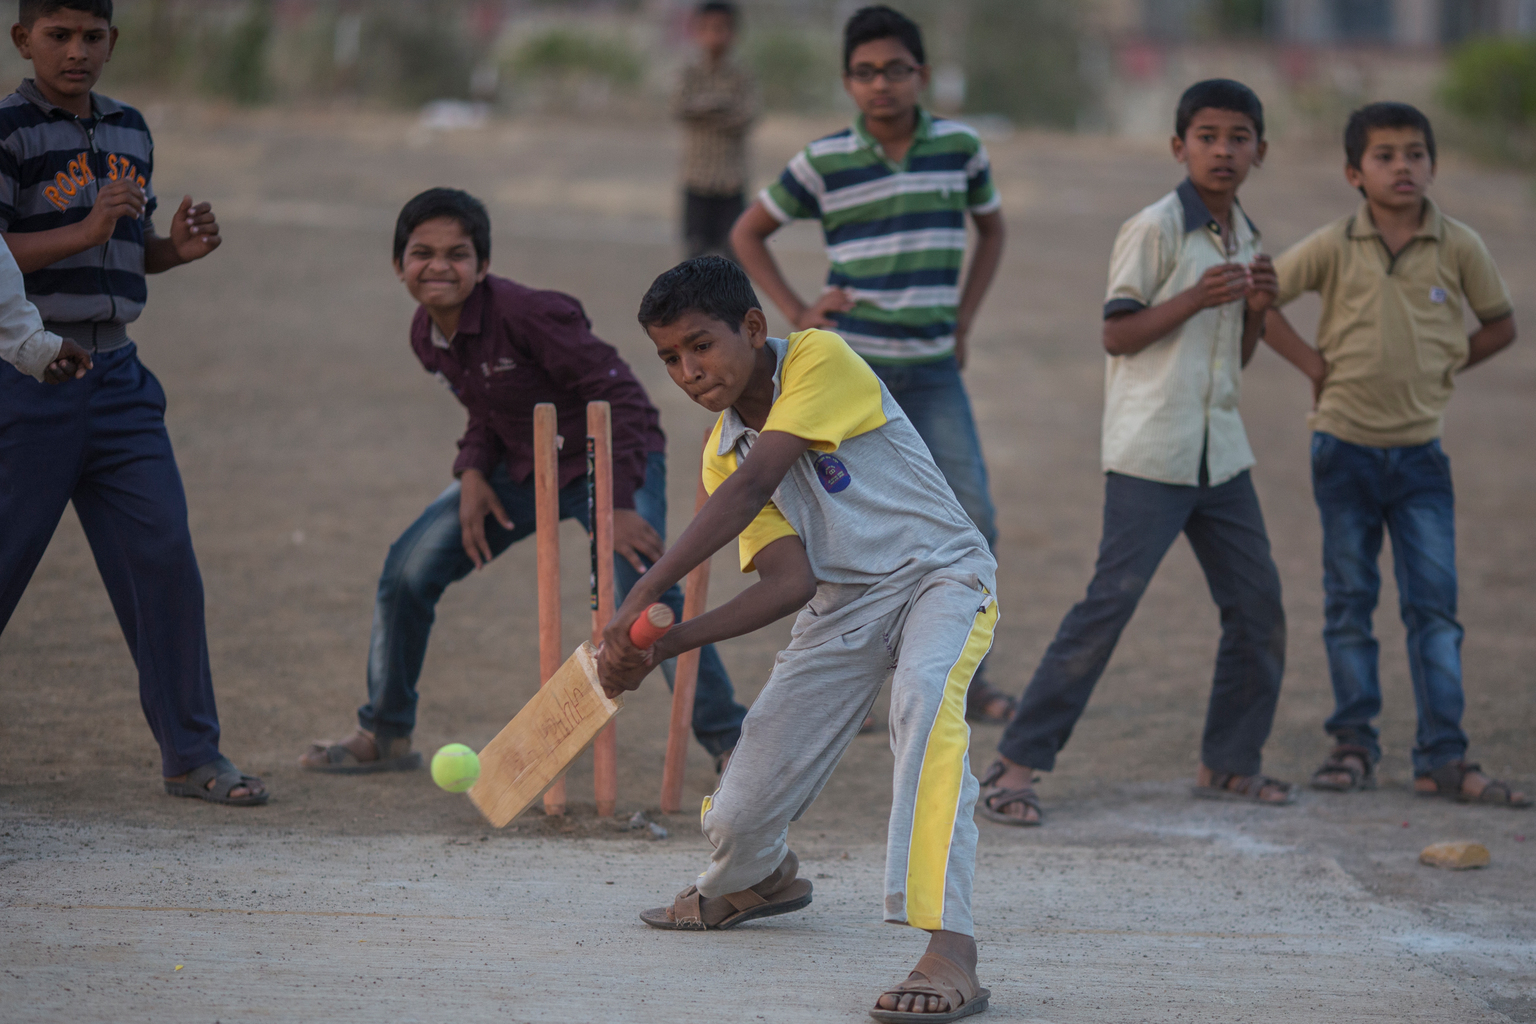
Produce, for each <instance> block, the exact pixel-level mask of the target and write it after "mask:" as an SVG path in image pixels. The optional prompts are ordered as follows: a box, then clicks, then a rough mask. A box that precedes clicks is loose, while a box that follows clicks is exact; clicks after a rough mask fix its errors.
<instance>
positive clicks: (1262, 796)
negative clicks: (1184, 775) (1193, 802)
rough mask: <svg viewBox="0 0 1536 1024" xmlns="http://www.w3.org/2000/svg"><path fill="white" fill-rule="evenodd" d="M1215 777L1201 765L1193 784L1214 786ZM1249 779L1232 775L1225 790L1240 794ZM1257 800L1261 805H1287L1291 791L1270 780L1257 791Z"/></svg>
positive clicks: (1249, 777)
mask: <svg viewBox="0 0 1536 1024" xmlns="http://www.w3.org/2000/svg"><path fill="white" fill-rule="evenodd" d="M1222 774H1225V773H1222ZM1216 775H1217V773H1216V772H1213V771H1211V770H1210V769H1209V768H1207V767H1206V766H1205V765H1203V764H1202V765H1201V766H1200V770H1199V771H1197V772H1196V773H1195V784H1196V785H1199V786H1211V785H1214V784H1215V782H1216ZM1251 778H1253V776H1251V775H1234V776H1232V777H1231V778H1229V779H1228V780H1227V785H1226V788H1227V789H1230V790H1232V791H1234V792H1242V790H1243V785H1244V783H1246V782H1247V781H1248V780H1249V779H1251ZM1258 799H1259V803H1261V804H1283V803H1289V802H1290V800H1291V791H1290V789H1289V788H1288V787H1287V786H1286V785H1285V784H1284V783H1281V782H1278V781H1275V780H1270V782H1269V783H1268V784H1266V785H1265V786H1264V787H1263V788H1262V789H1260V790H1259V798H1258Z"/></svg>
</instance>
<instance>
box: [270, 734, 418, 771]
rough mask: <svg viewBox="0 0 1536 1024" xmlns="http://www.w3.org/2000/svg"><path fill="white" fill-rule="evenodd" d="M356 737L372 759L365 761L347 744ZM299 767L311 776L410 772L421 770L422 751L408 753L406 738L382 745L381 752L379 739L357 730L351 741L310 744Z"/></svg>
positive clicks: (399, 738)
mask: <svg viewBox="0 0 1536 1024" xmlns="http://www.w3.org/2000/svg"><path fill="white" fill-rule="evenodd" d="M358 737H362V738H364V739H366V740H367V741H368V743H369V745H370V746H372V747H373V757H372V758H370V759H368V760H366V761H364V760H363V759H361V758H359V757H358V756H357V753H356V752H355V751H353V749H352V748H351V747H349V746H348V745H347V744H349V743H351V742H353V741H354V740H356V739H357V738H358ZM299 767H300V768H305V769H307V770H309V771H312V772H328V773H330V774H333V775H367V774H370V773H372V772H409V771H415V770H416V769H417V768H420V767H421V751H419V750H412V749H411V738H410V737H409V736H395V737H393V738H391V739H387V740H385V741H384V743H383V746H382V749H381V747H380V743H379V739H378V737H376V736H374V735H373V734H372V733H369V732H364V731H363V730H362V729H358V730H357V732H355V733H353V734H352V736H351V738H350V739H346V740H342V741H341V742H340V743H320V742H316V743H311V744H310V745H309V749H308V750H306V751H305V752H304V754H303V755H302V756H301V757H300V758H299Z"/></svg>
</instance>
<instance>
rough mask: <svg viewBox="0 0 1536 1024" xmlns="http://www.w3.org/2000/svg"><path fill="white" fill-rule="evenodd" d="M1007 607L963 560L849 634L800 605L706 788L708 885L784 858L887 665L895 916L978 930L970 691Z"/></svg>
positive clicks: (889, 914)
mask: <svg viewBox="0 0 1536 1024" xmlns="http://www.w3.org/2000/svg"><path fill="white" fill-rule="evenodd" d="M997 616H998V609H997V602H996V600H994V598H993V597H992V595H991V594H990V593H988V591H987V589H986V587H985V586H984V585H983V584H982V582H981V581H980V580H979V579H978V577H977V576H976V575H975V574H973V573H967V572H963V571H960V570H940V571H937V572H933V573H930V574H929V575H927V576H925V577H923V578H922V579H921V580H920V581H918V583H917V584H916V585H915V586H914V587H913V592H912V596H911V598H910V599H909V600H908V601H907V603H906V604H905V605H902V606H900V607H898V608H896V609H894V610H893V611H890V612H888V613H887V614H885V615H883V616H881V617H879V618H877V619H875V620H874V621H871V622H867V623H865V624H864V625H861V626H859V627H857V628H855V629H853V630H851V631H849V632H846V633H841V634H832V635H830V636H829V635H828V633H827V631H826V630H824V629H822V630H818V629H817V628H816V627H817V615H816V613H815V612H813V611H811V610H810V609H807V610H806V611H804V612H802V613H801V615H800V618H799V619H798V620H797V621H796V623H795V630H794V638H793V639H792V640H791V642H790V645H789V646H788V647H787V648H786V649H785V650H783V651H782V652H780V654H779V656H778V659H777V660H776V661H775V663H774V667H773V673H772V674H771V675H770V676H769V678H768V683H767V685H766V686H764V688H763V691H762V693H761V694H759V695H758V698H757V700H756V701H755V702H754V703H753V704H752V709H751V711H750V712H748V714H747V719H746V721H745V722H744V723H743V724H742V731H741V741H740V743H738V744H737V746H736V752H735V754H734V755H732V758H731V763H730V765H729V767H728V768H727V769H726V771H725V775H724V776H723V777H722V778H721V780H720V787H719V788H718V789H717V790H716V791H715V793H714V794H713V795H712V796H711V797H709V798H707V799H706V800H705V801H704V811H703V816H702V820H703V826H704V834H705V836H707V837H708V838H709V840H710V842H711V843H713V844H714V847H715V853H714V855H713V856H712V857H711V859H710V864H709V868H708V869H707V870H706V871H705V872H704V874H702V875H701V876H699V878H698V879H697V881H696V883H695V884H697V885H698V888H699V892H701V893H703V894H704V895H705V896H722V895H724V894H726V893H730V892H737V891H739V890H741V889H745V888H747V887H748V886H751V885H753V884H755V883H756V882H759V881H761V880H762V879H763V878H765V877H767V876H768V875H769V874H771V873H772V872H773V871H774V870H775V869H776V868H777V867H778V866H779V863H780V862H781V861H782V860H783V859H784V856H785V854H786V853H787V852H788V849H789V846H788V843H787V841H786V839H787V835H788V832H789V823H790V822H791V821H794V820H796V819H798V818H799V817H800V816H801V815H802V814H803V813H805V811H806V809H807V808H809V807H810V805H811V803H812V801H814V800H815V799H816V795H817V794H818V793H820V792H821V788H822V787H823V786H824V785H826V782H827V779H828V778H830V777H831V775H832V770H833V769H834V768H835V767H836V766H837V762H838V761H839V760H841V758H842V756H843V752H844V751H845V750H846V749H847V748H848V744H849V743H850V742H851V741H852V739H853V737H854V736H855V735H856V734H857V733H858V731H859V725H860V724H861V723H862V721H863V719H864V716H865V715H866V714H868V712H869V709H870V707H871V706H872V705H873V704H874V702H875V697H876V696H877V695H878V694H879V692H880V687H881V686H882V685H883V684H884V682H885V680H886V678H887V677H888V676H889V677H890V678H891V680H892V681H891V725H890V732H891V750H892V752H893V753H894V754H895V755H896V771H895V779H894V784H893V786H892V790H893V794H892V801H891V817H890V826H889V830H888V834H887V846H886V867H885V920H887V921H891V922H896V923H902V924H910V925H912V926H913V927H915V928H923V929H926V930H929V931H935V930H940V929H942V930H945V931H953V932H960V933H962V934H965V935H970V934H972V931H973V925H972V922H971V883H972V880H973V878H974V876H975V868H976V836H977V832H976V824H975V822H974V821H972V820H971V813H972V810H973V808H974V806H975V803H976V795H977V792H978V790H979V789H980V787H979V785H978V783H977V781H976V777H975V776H974V775H972V774H971V768H970V760H969V757H968V754H967V750H968V747H969V743H970V727H969V726H968V725H966V722H965V694H966V690H967V688H968V687H969V686H970V682H971V676H972V675H973V674H974V673H975V671H976V666H977V665H978V664H979V663H980V662H981V659H982V657H983V656H984V655H985V654H986V653H987V651H988V649H989V648H990V647H991V646H992V633H993V629H994V627H995V626H996V623H997ZM893 670H894V671H893Z"/></svg>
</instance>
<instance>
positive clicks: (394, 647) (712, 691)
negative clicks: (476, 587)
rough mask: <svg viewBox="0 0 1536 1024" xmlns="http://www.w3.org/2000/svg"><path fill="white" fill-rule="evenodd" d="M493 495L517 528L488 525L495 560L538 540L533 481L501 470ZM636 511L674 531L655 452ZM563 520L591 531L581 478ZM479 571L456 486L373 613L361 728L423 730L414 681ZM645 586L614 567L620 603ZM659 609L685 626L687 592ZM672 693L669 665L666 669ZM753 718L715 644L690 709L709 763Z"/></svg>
mask: <svg viewBox="0 0 1536 1024" xmlns="http://www.w3.org/2000/svg"><path fill="white" fill-rule="evenodd" d="M490 484H491V488H492V489H493V490H494V491H495V492H496V497H497V498H498V499H500V501H501V505H502V507H503V508H504V509H506V511H507V517H508V518H510V519H511V520H512V523H513V526H512V529H510V530H508V529H506V528H505V527H503V526H502V525H501V524H500V523H498V522H496V521H495V520H494V519H492V518H490V517H487V518H486V521H485V537H486V540H487V541H488V542H489V543H490V546H491V553H492V555H493V556H495V555H500V554H501V553H502V552H503V551H505V550H506V549H507V548H508V547H510V546H512V545H513V544H515V543H516V542H518V541H520V540H522V539H523V538H524V537H527V536H529V535H530V534H532V533H533V532H534V526H535V524H534V491H533V478H532V477H529V479H528V480H527V481H526V482H525V483H513V481H512V478H511V476H510V475H508V473H507V470H506V467H504V466H497V467H496V470H495V472H493V473H492V474H491V477H490ZM635 510H636V511H637V512H639V513H640V515H641V516H643V517H644V518H645V521H646V522H648V523H650V524H651V527H652V528H653V529H654V530H655V531H656V532H657V533H659V534H661V535H662V536H663V537H664V536H666V530H667V457H666V456H665V455H663V454H661V453H660V452H652V453H651V454H650V455H649V456H648V457H647V461H646V471H645V484H644V485H643V486H642V487H641V488H640V490H638V491H636V492H635ZM560 518H561V519H575V520H576V521H577V522H579V523H581V524H582V526H586V525H587V484H586V481H585V480H584V479H577V480H575V481H573V482H572V483H570V484H568V485H566V486H565V487H564V488H562V489H561V491H560ZM473 568H474V563H473V562H471V561H470V560H469V555H467V554H465V552H464V543H463V540H462V536H461V532H460V528H459V484H458V482H457V481H455V482H454V483H453V484H451V485H450V486H449V487H448V489H447V490H446V491H444V492H443V493H442V494H441V495H439V496H438V498H437V500H436V501H434V502H433V503H432V504H430V505H428V506H427V510H426V511H425V512H423V513H422V514H421V515H420V517H418V518H417V520H416V521H415V522H414V523H412V524H411V525H410V527H409V528H408V529H407V530H406V531H405V533H403V534H401V535H400V539H399V540H397V541H395V543H394V544H393V545H392V546H391V547H390V549H389V556H388V557H387V558H386V559H385V560H384V573H383V575H382V576H380V577H379V592H378V597H377V598H376V599H375V602H374V606H373V639H372V641H371V643H370V645H369V650H368V703H366V704H364V705H363V706H362V707H360V708H358V709H357V721H358V724H359V725H361V726H362V727H363V728H364V729H367V730H368V731H369V732H371V733H373V734H375V735H377V736H380V737H385V738H391V737H396V736H409V735H410V734H411V732H412V730H413V729H414V728H415V726H416V682H417V680H418V679H419V678H420V677H421V664H422V661H423V660H424V659H425V658H426V655H427V639H428V637H429V636H430V635H431V633H432V622H433V620H434V618H435V617H436V608H437V601H438V599H439V598H440V597H442V595H443V591H444V590H445V589H447V587H448V585H449V584H450V583H453V582H456V581H457V580H461V579H463V578H464V577H465V576H467V575H469V572H470V570H471V569H473ZM639 579H640V574H639V573H637V572H635V568H634V566H632V565H630V564H629V562H627V561H625V560H624V559H623V558H620V557H618V556H617V555H615V556H614V559H613V589H614V591H615V594H616V599H617V601H619V602H622V601H623V600H624V597H625V595H626V594H628V593H629V590H630V588H631V587H633V586H634V585H635V583H636V582H637V581H638V580H639ZM661 600H662V602H663V603H664V604H666V605H667V606H668V607H670V608H671V609H672V611H673V612H674V613H676V614H677V615H678V617H679V618H681V617H682V612H683V591H682V588H681V587H675V586H674V587H673V588H672V589H671V590H668V591H667V592H666V594H664V595H663V596H662V599H661ZM663 672H664V674H665V675H666V679H667V685H668V686H669V687H670V686H671V685H672V665H671V663H668V664H666V665H664V666H663ZM746 716H747V709H746V708H744V707H742V706H741V705H740V704H738V703H736V697H735V694H734V693H733V692H732V689H731V679H730V676H728V675H726V672H725V666H724V665H722V664H721V663H720V655H719V654H718V653H716V651H715V648H714V646H713V645H710V646H708V647H705V648H703V650H702V652H701V656H700V659H699V682H698V689H697V691H696V695H695V698H694V704H693V734H694V736H695V737H697V738H698V741H699V743H700V744H701V745H702V746H703V747H704V749H705V750H707V751H709V752H710V753H711V754H720V753H723V752H725V751H727V750H731V749H732V748H734V747H735V746H736V740H737V739H738V738H739V737H740V736H741V720H742V719H743V718H745V717H746Z"/></svg>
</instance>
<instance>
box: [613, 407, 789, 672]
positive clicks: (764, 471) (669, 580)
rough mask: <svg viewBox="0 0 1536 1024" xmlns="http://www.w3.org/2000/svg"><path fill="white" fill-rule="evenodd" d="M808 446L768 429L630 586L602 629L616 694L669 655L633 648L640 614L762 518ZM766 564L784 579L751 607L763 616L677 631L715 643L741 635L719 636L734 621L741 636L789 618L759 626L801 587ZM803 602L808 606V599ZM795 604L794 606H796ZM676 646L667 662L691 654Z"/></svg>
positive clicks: (719, 620)
mask: <svg viewBox="0 0 1536 1024" xmlns="http://www.w3.org/2000/svg"><path fill="white" fill-rule="evenodd" d="M809 447H810V442H809V441H807V440H806V439H805V438H803V437H796V436H795V435H794V434H786V433H784V432H783V431H780V430H767V431H764V432H763V433H762V434H761V435H759V436H758V439H757V441H756V443H755V444H753V446H752V452H751V454H749V455H748V456H747V457H746V458H745V459H744V460H742V462H741V465H739V466H738V467H737V468H736V471H735V472H734V473H732V474H731V475H730V476H728V477H726V478H725V480H724V481H723V482H722V483H721V484H720V486H719V487H717V488H715V493H714V494H712V495H710V498H709V500H708V501H707V502H705V503H704V507H703V508H702V509H700V510H699V514H698V515H696V516H694V517H693V522H691V523H689V524H688V528H687V529H685V530H684V531H683V533H682V536H680V537H678V538H677V542H676V543H675V544H673V545H672V547H671V549H670V550H668V551H667V553H666V554H664V555H662V556H661V558H660V559H659V560H658V561H657V562H656V564H655V565H653V566H651V569H650V571H649V572H647V573H646V574H645V575H644V576H642V577H640V580H639V582H637V583H636V584H635V585H634V587H633V588H631V589H630V591H629V596H628V597H627V598H625V600H624V603H623V604H622V605H620V606H619V610H618V611H617V612H616V613H614V616H613V619H612V621H610V622H609V623H608V626H607V627H606V628H605V629H604V630H603V659H602V662H601V673H602V677H603V679H604V681H605V683H608V682H611V683H613V684H614V685H615V686H616V688H617V689H634V688H635V687H636V686H638V685H640V680H641V679H642V678H643V677H644V675H645V673H646V672H648V671H649V670H650V668H651V667H652V664H653V662H659V661H661V660H664V659H663V658H656V659H647V657H646V652H645V651H642V650H639V649H638V648H636V647H635V646H634V645H633V644H631V643H630V642H629V627H630V626H631V625H632V624H633V623H634V621H635V620H636V619H637V618H639V617H640V613H641V612H642V611H644V610H645V609H646V608H647V607H648V606H649V605H651V604H652V603H653V602H655V601H657V600H658V599H660V597H661V595H662V594H664V593H666V592H667V590H668V588H670V587H671V586H672V584H674V583H676V582H677V581H678V580H680V579H682V578H683V577H684V576H686V575H688V573H689V572H690V571H691V570H692V569H693V568H694V567H695V566H697V565H699V564H700V563H701V562H703V561H704V560H705V559H707V558H709V557H710V556H711V555H713V554H714V553H715V552H716V551H719V550H720V549H721V548H723V547H725V545H727V544H729V543H730V542H731V541H732V540H734V539H735V538H736V537H738V536H739V535H740V534H741V531H743V530H745V529H746V528H747V527H748V526H749V525H751V523H752V520H754V519H756V518H757V514H758V513H759V512H761V511H762V510H763V506H765V505H767V504H768V503H769V502H770V501H772V500H773V492H774V491H775V490H776V489H777V488H778V486H779V484H780V482H781V481H783V479H784V474H786V473H788V472H789V467H790V466H791V465H793V464H794V461H795V460H796V459H798V458H799V457H800V456H801V455H802V454H804V452H805V450H806V449H807V448H809ZM775 547H779V548H782V547H783V545H780V544H778V543H777V542H775V543H774V544H770V545H768V546H767V547H765V548H764V549H763V552H767V551H768V550H769V548H775ZM801 551H802V554H801V557H804V549H803V548H802V549H801ZM761 553H762V552H760V553H759V554H761ZM786 557H788V556H786ZM773 564H778V563H777V561H776V560H775V559H774V558H773V557H772V556H770V561H769V563H767V565H773ZM767 565H765V564H764V563H759V568H760V569H761V570H763V571H764V572H766V573H767V575H768V576H769V577H774V576H777V577H778V578H777V579H776V580H775V581H774V582H773V583H772V584H771V585H769V586H767V589H766V590H765V591H764V592H763V594H762V597H761V598H758V599H754V601H753V602H752V603H753V604H754V605H758V603H759V601H762V602H763V603H762V604H761V606H760V607H759V609H758V612H757V613H755V614H753V615H749V616H746V617H743V616H742V615H741V613H740V612H739V611H738V612H737V613H733V615H731V616H722V617H720V618H717V619H714V620H713V623H712V624H711V623H705V622H704V620H705V618H706V617H705V616H700V617H699V618H700V622H701V625H699V626H697V627H694V629H693V630H688V629H684V628H683V627H681V626H679V627H675V628H676V629H677V630H678V631H679V633H680V635H681V636H682V638H683V640H684V641H687V640H688V639H689V637H690V636H691V635H692V634H693V633H694V632H701V631H707V632H708V634H709V636H710V637H711V639H725V638H726V637H728V636H737V635H739V633H738V632H720V630H721V629H722V628H724V627H725V625H726V624H727V623H728V622H734V623H735V624H736V625H737V626H742V628H741V629H740V632H750V631H751V630H753V629H756V628H758V626H761V625H763V624H764V623H767V622H772V621H773V619H775V618H778V617H779V616H780V615H782V614H784V611H783V610H779V611H777V612H775V613H774V614H772V615H771V616H768V617H763V618H761V620H760V621H758V617H759V615H767V612H768V610H770V606H772V607H780V606H781V605H782V603H783V602H784V601H787V600H789V598H790V597H793V596H796V595H797V594H798V593H799V590H797V589H796V588H797V585H798V584H795V583H794V577H795V573H794V572H793V571H791V570H790V569H789V568H787V567H785V566H780V568H781V569H783V571H782V572H780V573H778V574H775V573H774V572H773V571H772V570H770V569H768V568H767ZM807 571H808V570H807ZM768 583H769V580H768V579H766V578H765V579H764V580H763V581H762V582H760V583H758V584H756V585H755V586H753V587H751V588H749V589H748V590H747V591H744V592H743V595H742V596H743V597H745V596H746V594H750V593H752V591H754V590H757V589H758V588H759V587H764V586H765V584H768ZM732 603H733V604H734V603H735V602H732ZM799 603H802V604H803V603H804V600H802V601H800V602H799ZM728 607H730V606H729V605H726V606H723V607H722V608H721V609H717V611H724V608H728ZM789 607H790V608H793V607H794V605H790V606H789ZM713 614H714V613H711V615H713ZM753 623H755V624H753ZM743 624H745V625H743ZM700 642H704V641H700ZM690 646H692V645H690ZM674 647H676V642H675V641H669V642H668V644H667V646H666V647H665V648H664V650H665V651H666V652H667V653H666V654H665V657H671V656H672V655H673V654H676V653H678V651H679V650H685V649H686V648H684V647H677V648H676V649H675V650H674V649H673V648H674Z"/></svg>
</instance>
